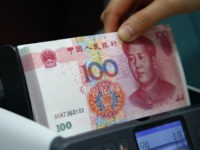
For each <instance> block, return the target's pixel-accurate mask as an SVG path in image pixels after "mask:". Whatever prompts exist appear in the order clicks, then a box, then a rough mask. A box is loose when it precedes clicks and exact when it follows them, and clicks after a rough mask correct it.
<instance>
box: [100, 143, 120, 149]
mask: <svg viewBox="0 0 200 150" xmlns="http://www.w3.org/2000/svg"><path fill="white" fill-rule="evenodd" d="M103 149H104V150H117V148H116V146H115V145H114V144H112V143H107V144H105V145H104V146H103Z"/></svg>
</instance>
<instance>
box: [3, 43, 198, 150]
mask: <svg viewBox="0 0 200 150" xmlns="http://www.w3.org/2000/svg"><path fill="white" fill-rule="evenodd" d="M188 90H189V94H190V98H191V106H190V107H185V108H181V109H177V110H173V111H170V112H166V113H162V114H158V115H154V116H150V117H145V118H141V119H138V120H133V121H129V122H125V123H121V124H116V125H113V126H110V127H106V128H104V129H98V130H96V131H91V132H87V133H84V134H80V135H76V136H73V137H69V138H63V137H59V136H58V135H57V134H56V133H54V132H53V131H50V130H49V129H47V128H45V127H43V126H41V125H39V124H37V123H36V122H34V121H33V120H34V119H33V114H32V109H31V104H30V100H29V95H28V91H27V87H26V82H25V78H24V74H23V71H22V66H21V63H20V60H19V56H18V52H17V49H16V48H15V47H13V46H10V45H7V46H3V47H1V49H0V107H1V108H0V147H1V149H20V150H22V149H26V150H28V149H29V150H31V149H34V150H35V149H51V150H148V149H152V150H172V149H173V150H176V149H177V150H180V149H181V150H193V149H194V150H198V149H199V147H200V117H199V115H200V103H199V102H198V101H200V92H199V91H198V90H195V89H193V88H188Z"/></svg>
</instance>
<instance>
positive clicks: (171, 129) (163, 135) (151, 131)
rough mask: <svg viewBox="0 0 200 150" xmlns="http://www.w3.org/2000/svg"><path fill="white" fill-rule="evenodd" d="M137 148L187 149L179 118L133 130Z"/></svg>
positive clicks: (160, 149) (148, 149)
mask: <svg viewBox="0 0 200 150" xmlns="http://www.w3.org/2000/svg"><path fill="white" fill-rule="evenodd" d="M135 137H136V141H137V144H138V147H139V150H189V149H190V148H189V145H188V141H187V139H186V135H185V132H184V129H183V125H182V122H181V121H180V120H178V121H173V122H170V123H165V124H162V125H158V126H154V127H151V128H148V129H144V130H140V131H136V132H135Z"/></svg>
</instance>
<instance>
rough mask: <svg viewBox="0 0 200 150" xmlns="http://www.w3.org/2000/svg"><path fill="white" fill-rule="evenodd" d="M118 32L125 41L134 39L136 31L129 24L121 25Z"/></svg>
mask: <svg viewBox="0 0 200 150" xmlns="http://www.w3.org/2000/svg"><path fill="white" fill-rule="evenodd" d="M118 34H119V38H120V39H121V40H122V41H125V42H130V41H131V40H133V39H134V36H133V35H134V32H133V29H132V28H131V26H130V25H129V24H127V25H124V26H122V27H120V28H119V30H118Z"/></svg>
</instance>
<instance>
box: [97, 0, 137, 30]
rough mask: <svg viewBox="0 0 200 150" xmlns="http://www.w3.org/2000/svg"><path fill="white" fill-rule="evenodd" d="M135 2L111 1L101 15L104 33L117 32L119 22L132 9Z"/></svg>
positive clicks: (129, 0)
mask: <svg viewBox="0 0 200 150" xmlns="http://www.w3.org/2000/svg"><path fill="white" fill-rule="evenodd" d="M134 1H135V0H111V1H110V3H109V5H108V6H107V8H106V9H105V10H104V12H103V13H102V14H101V21H102V22H103V23H104V30H105V32H113V31H117V30H118V28H119V25H120V20H121V19H122V17H123V16H125V15H126V14H127V13H128V11H129V10H130V9H131V8H132V6H133V4H134Z"/></svg>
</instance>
